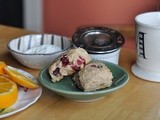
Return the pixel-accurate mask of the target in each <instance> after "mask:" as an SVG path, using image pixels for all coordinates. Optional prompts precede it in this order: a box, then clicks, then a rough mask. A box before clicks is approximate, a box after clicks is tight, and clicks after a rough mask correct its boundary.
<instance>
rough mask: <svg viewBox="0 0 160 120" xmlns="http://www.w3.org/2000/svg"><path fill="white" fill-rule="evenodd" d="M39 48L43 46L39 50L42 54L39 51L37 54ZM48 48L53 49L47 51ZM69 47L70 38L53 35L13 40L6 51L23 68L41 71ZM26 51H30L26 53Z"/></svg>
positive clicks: (37, 35) (36, 35) (70, 44)
mask: <svg viewBox="0 0 160 120" xmlns="http://www.w3.org/2000/svg"><path fill="white" fill-rule="evenodd" d="M51 45H52V46H51ZM40 46H41V47H42V46H43V48H41V49H43V52H40V50H39V52H37V51H38V50H37V49H38V48H39V47H40ZM44 46H45V47H44ZM49 47H52V48H53V49H52V50H50V49H49V50H47V49H48V48H49ZM71 47H72V42H71V40H70V38H68V37H64V36H58V35H53V34H32V35H26V36H22V37H19V38H16V39H13V40H11V41H10V42H9V43H8V49H9V51H10V53H11V54H12V55H13V56H14V58H15V59H16V60H18V61H19V62H20V63H21V64H23V65H24V66H27V67H29V68H33V69H42V68H44V67H46V66H48V65H49V64H51V62H52V61H53V60H54V59H55V58H56V57H57V56H59V55H60V54H62V53H63V52H66V51H67V50H69V49H70V48H71ZM31 49H32V50H31ZM28 50H29V51H30V50H31V51H30V52H26V51H28ZM46 50H47V51H46ZM44 51H45V52H44Z"/></svg>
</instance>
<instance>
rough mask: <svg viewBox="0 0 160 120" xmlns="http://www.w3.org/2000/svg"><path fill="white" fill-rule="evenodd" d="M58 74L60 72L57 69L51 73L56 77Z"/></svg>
mask: <svg viewBox="0 0 160 120" xmlns="http://www.w3.org/2000/svg"><path fill="white" fill-rule="evenodd" d="M59 72H60V68H59V67H57V68H56V69H55V70H54V71H53V75H55V76H58V74H59Z"/></svg>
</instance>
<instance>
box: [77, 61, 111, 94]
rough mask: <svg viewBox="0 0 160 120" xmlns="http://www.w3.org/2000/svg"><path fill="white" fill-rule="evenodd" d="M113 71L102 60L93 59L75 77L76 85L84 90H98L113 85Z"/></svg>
mask: <svg viewBox="0 0 160 120" xmlns="http://www.w3.org/2000/svg"><path fill="white" fill-rule="evenodd" d="M112 78H113V75H112V72H111V71H110V70H109V68H108V67H107V66H106V65H105V64H104V63H101V62H97V61H92V62H90V63H89V64H87V65H86V66H85V67H84V68H83V69H82V70H80V71H79V72H78V73H77V74H76V75H75V77H74V80H75V83H76V85H77V86H78V87H79V88H80V89H82V90H84V91H96V90H99V89H103V88H106V87H110V86H111V85H112Z"/></svg>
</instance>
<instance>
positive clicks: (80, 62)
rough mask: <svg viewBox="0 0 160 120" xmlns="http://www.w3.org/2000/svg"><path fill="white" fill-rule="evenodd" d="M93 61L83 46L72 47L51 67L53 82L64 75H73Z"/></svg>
mask: <svg viewBox="0 0 160 120" xmlns="http://www.w3.org/2000/svg"><path fill="white" fill-rule="evenodd" d="M90 61H91V57H90V56H89V54H88V53H87V51H86V50H84V49H83V48H75V49H71V50H69V51H68V52H66V53H64V54H62V55H60V56H59V57H58V58H57V59H55V60H54V61H53V63H52V64H51V65H50V67H49V74H50V76H51V78H52V82H57V81H59V80H61V79H62V78H63V77H64V76H68V75H72V74H73V73H75V72H78V71H79V70H80V69H82V68H83V67H84V66H85V65H86V64H87V63H89V62H90Z"/></svg>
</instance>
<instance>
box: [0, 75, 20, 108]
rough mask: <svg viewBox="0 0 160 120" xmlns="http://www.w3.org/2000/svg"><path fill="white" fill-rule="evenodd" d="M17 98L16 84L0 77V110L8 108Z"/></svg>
mask: <svg viewBox="0 0 160 120" xmlns="http://www.w3.org/2000/svg"><path fill="white" fill-rule="evenodd" d="M17 98H18V88H17V85H16V83H14V82H13V81H11V80H10V79H9V78H7V77H5V76H3V75H0V109H3V108H7V107H10V106H11V105H13V104H14V103H15V102H16V101H17Z"/></svg>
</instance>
